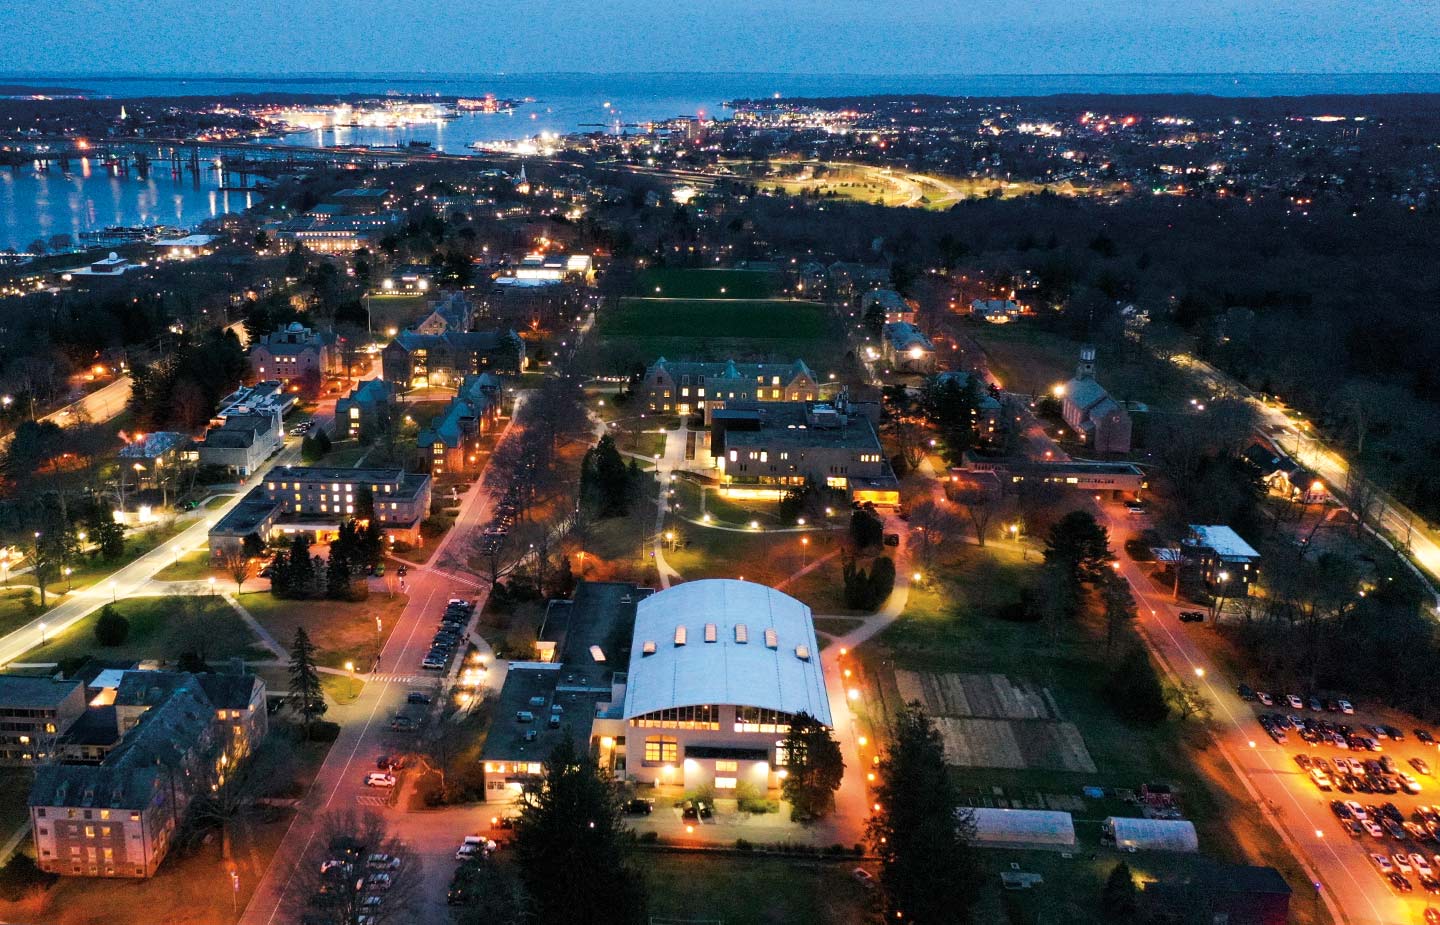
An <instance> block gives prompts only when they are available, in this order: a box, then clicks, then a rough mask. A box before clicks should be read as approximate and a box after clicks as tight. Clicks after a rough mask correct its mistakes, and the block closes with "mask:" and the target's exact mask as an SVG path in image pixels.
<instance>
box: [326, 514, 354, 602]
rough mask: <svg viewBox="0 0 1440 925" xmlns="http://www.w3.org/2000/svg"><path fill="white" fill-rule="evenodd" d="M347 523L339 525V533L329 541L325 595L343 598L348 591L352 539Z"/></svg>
mask: <svg viewBox="0 0 1440 925" xmlns="http://www.w3.org/2000/svg"><path fill="white" fill-rule="evenodd" d="M349 531H350V525H349V523H348V522H347V523H343V524H341V525H340V535H339V536H337V537H336V538H335V539H334V540H332V541H331V543H330V559H329V561H327V562H326V563H325V596H326V597H328V598H331V599H332V600H344V599H345V597H346V596H347V595H348V594H349V593H350V555H351V551H352V549H351V547H352V546H353V545H354V541H353V540H352V539H351V538H350V537H349V536H347V533H349Z"/></svg>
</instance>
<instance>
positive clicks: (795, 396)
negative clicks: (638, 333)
mask: <svg viewBox="0 0 1440 925" xmlns="http://www.w3.org/2000/svg"><path fill="white" fill-rule="evenodd" d="M640 388H641V390H642V392H643V401H644V407H645V408H646V409H647V410H649V411H650V412H652V413H655V414H682V415H683V414H700V415H702V416H703V417H704V419H705V424H706V426H709V424H710V422H711V416H712V415H713V413H714V412H715V410H716V409H719V408H725V407H728V406H729V405H730V404H733V403H734V402H752V401H758V402H777V401H816V400H818V399H819V398H820V380H819V379H818V377H816V375H815V373H814V372H813V371H812V370H811V369H810V367H809V366H806V365H805V361H804V360H796V361H795V362H794V363H736V362H735V361H734V360H726V361H725V362H724V363H697V362H686V361H680V362H676V361H673V360H667V359H665V358H664V357H661V358H660V359H658V360H656V361H655V362H654V364H653V365H651V367H650V368H649V369H647V370H645V379H644V381H643V382H642V384H641V386H640Z"/></svg>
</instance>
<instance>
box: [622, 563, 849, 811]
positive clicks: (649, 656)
mask: <svg viewBox="0 0 1440 925" xmlns="http://www.w3.org/2000/svg"><path fill="white" fill-rule="evenodd" d="M801 713H805V714H809V715H810V716H812V717H814V718H815V719H816V720H817V721H819V722H820V723H822V724H824V725H826V726H829V725H831V719H830V698H829V695H828V693H827V692H826V689H825V676H824V672H823V671H822V669H821V667H820V648H819V646H818V645H817V644H816V641H815V627H814V624H813V621H812V618H811V614H810V608H809V607H807V606H806V605H805V604H803V603H801V602H800V601H798V600H796V599H795V598H793V597H790V596H789V595H787V594H783V593H781V592H779V591H776V590H774V589H773V588H767V587H765V586H764V585H759V584H753V583H751V582H746V581H737V580H733V579H724V578H717V579H705V580H701V581H687V582H685V583H683V584H680V585H676V586H675V587H673V588H670V589H668V590H665V591H661V592H660V593H658V594H654V595H651V596H649V597H646V598H644V599H643V600H641V601H640V602H639V603H638V604H637V605H636V612H635V628H634V635H633V642H632V644H631V646H630V670H629V672H628V674H627V678H626V686H625V700H624V706H623V709H622V715H621V718H622V720H623V723H624V726H623V729H624V737H625V777H626V778H627V779H629V780H634V781H637V782H640V783H647V784H655V785H674V786H679V787H684V788H685V789H686V790H692V789H695V788H697V787H704V786H711V787H714V788H715V792H716V794H717V795H718V796H720V797H733V796H734V795H735V790H736V787H737V786H738V785H739V784H740V783H741V782H742V781H743V782H747V783H749V784H751V785H753V786H755V787H757V788H758V789H760V790H761V791H765V790H769V789H770V788H772V787H778V786H779V783H780V777H779V772H780V771H781V769H782V768H783V767H784V764H785V755H784V750H783V748H782V747H781V746H782V744H783V740H784V737H785V735H786V733H788V732H789V731H790V723H791V721H792V719H793V718H794V717H795V716H796V715H798V714H801Z"/></svg>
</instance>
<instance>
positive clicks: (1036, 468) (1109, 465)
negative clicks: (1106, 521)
mask: <svg viewBox="0 0 1440 925" xmlns="http://www.w3.org/2000/svg"><path fill="white" fill-rule="evenodd" d="M963 463H964V465H962V466H960V467H958V468H952V469H951V470H950V473H949V481H950V483H952V484H957V485H959V484H964V483H965V482H967V480H968V479H969V477H970V476H973V475H975V474H993V475H994V477H995V478H996V479H997V480H998V481H999V484H1000V485H1001V487H1002V488H1003V489H1004V490H1005V491H1009V492H1015V491H1019V490H1020V489H1021V487H1022V486H1024V485H1026V484H1035V483H1037V482H1038V483H1042V484H1049V485H1058V486H1061V487H1063V488H1069V489H1073V490H1075V491H1083V492H1085V493H1086V494H1091V495H1094V494H1101V493H1103V494H1104V495H1105V496H1106V497H1109V498H1116V499H1120V498H1124V499H1126V500H1132V501H1138V500H1140V496H1141V493H1142V492H1143V491H1144V490H1145V489H1147V488H1149V487H1150V482H1149V480H1148V479H1147V478H1146V476H1145V472H1144V470H1143V469H1141V468H1140V467H1139V466H1135V465H1132V464H1130V463H1122V462H1084V461H1080V460H1063V461H1056V462H1044V461H1036V460H1029V459H1017V458H1013V457H1007V458H999V459H992V458H989V457H986V456H982V455H980V454H978V453H973V452H969V451H967V452H966V453H965V456H964V459H963Z"/></svg>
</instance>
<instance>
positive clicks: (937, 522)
mask: <svg viewBox="0 0 1440 925" xmlns="http://www.w3.org/2000/svg"><path fill="white" fill-rule="evenodd" d="M909 523H910V531H911V533H912V534H913V535H914V537H915V540H916V544H917V545H918V546H919V547H920V561H921V562H922V563H923V564H924V567H925V569H926V571H929V570H930V569H931V568H932V567H933V566H934V562H935V551H936V550H937V549H939V548H940V546H941V545H942V544H944V543H945V542H946V541H947V540H950V539H953V538H955V537H956V536H958V535H959V534H960V524H959V519H958V518H957V517H956V516H955V515H954V513H953V512H951V510H950V508H949V506H948V505H947V504H946V503H945V502H943V501H937V500H935V499H934V498H930V497H926V498H921V499H920V500H918V501H916V502H914V503H913V504H912V505H911V506H910V521H909Z"/></svg>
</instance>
